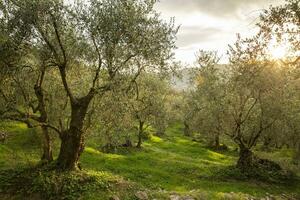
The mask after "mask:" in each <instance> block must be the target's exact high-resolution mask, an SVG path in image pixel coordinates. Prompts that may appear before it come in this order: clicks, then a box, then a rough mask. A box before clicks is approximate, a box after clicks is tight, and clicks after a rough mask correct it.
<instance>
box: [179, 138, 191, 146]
mask: <svg viewBox="0 0 300 200" xmlns="http://www.w3.org/2000/svg"><path fill="white" fill-rule="evenodd" d="M176 142H177V143H179V144H188V143H191V141H190V140H187V139H182V138H179V137H177V138H176Z"/></svg>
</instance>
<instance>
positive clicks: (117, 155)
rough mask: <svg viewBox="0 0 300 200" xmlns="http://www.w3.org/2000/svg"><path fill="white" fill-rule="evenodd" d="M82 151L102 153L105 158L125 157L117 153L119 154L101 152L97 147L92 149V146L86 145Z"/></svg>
mask: <svg viewBox="0 0 300 200" xmlns="http://www.w3.org/2000/svg"><path fill="white" fill-rule="evenodd" d="M84 151H85V152H86V153H89V154H97V155H102V156H103V157H105V158H107V159H121V158H125V156H123V155H119V154H111V153H102V152H100V151H98V150H97V149H94V148H91V147H86V148H85V149H84Z"/></svg>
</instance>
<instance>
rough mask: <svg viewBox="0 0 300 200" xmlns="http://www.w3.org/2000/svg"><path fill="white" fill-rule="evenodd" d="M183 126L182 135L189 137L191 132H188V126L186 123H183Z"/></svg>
mask: <svg viewBox="0 0 300 200" xmlns="http://www.w3.org/2000/svg"><path fill="white" fill-rule="evenodd" d="M183 124H184V131H183V132H184V135H185V136H191V130H190V126H189V125H188V123H187V122H186V121H184V122H183Z"/></svg>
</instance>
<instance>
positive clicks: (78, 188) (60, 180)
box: [0, 168, 131, 200]
mask: <svg viewBox="0 0 300 200" xmlns="http://www.w3.org/2000/svg"><path fill="white" fill-rule="evenodd" d="M0 177H1V179H0V180H1V181H0V189H1V190H0V193H2V194H9V193H17V194H20V195H21V194H22V195H25V196H26V197H30V196H32V195H38V196H40V198H41V199H49V200H52V199H66V200H67V199H68V200H73V199H78V198H79V197H82V196H87V195H89V194H93V193H96V192H99V193H100V192H101V191H103V192H105V191H109V190H111V189H112V188H113V187H115V184H118V183H123V184H124V185H125V183H126V182H125V181H123V180H122V179H121V178H120V177H117V176H113V175H112V174H109V173H107V172H100V171H98V172H96V171H77V172H60V171H53V170H49V169H47V168H32V169H22V170H19V171H16V170H6V171H1V173H0ZM126 187H127V188H128V189H129V188H130V187H131V185H130V184H129V183H126Z"/></svg>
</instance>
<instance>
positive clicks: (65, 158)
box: [57, 93, 93, 170]
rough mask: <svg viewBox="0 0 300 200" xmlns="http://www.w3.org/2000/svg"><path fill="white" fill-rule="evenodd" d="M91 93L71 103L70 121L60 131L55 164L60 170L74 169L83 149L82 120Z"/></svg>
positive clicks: (91, 95)
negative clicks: (58, 150) (68, 124)
mask: <svg viewBox="0 0 300 200" xmlns="http://www.w3.org/2000/svg"><path fill="white" fill-rule="evenodd" d="M92 98H93V94H92V93H90V94H89V95H87V96H85V97H83V98H80V99H77V100H76V101H75V102H72V103H71V122H70V126H69V128H68V129H67V130H65V131H63V132H62V133H61V136H60V138H61V147H60V152H59V156H58V159H57V166H58V168H59V169H61V170H76V169H77V168H78V167H79V166H78V161H79V158H80V155H81V153H82V152H83V150H84V131H83V126H84V120H85V117H86V113H87V109H88V106H89V104H90V101H91V99H92Z"/></svg>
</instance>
